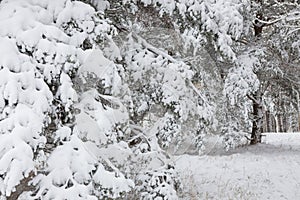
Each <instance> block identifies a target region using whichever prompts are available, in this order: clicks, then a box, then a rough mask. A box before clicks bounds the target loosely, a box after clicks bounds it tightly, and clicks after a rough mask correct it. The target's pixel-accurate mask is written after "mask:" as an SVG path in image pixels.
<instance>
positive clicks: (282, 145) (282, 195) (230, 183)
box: [174, 133, 300, 200]
mask: <svg viewBox="0 0 300 200" xmlns="http://www.w3.org/2000/svg"><path fill="white" fill-rule="evenodd" d="M216 144H217V142H216ZM215 148H216V149H217V148H218V147H215ZM174 159H175V160H176V168H177V170H178V172H179V174H180V178H181V179H182V183H183V192H182V194H183V196H182V197H181V199H189V200H192V199H218V200H220V199H221V200H223V199H224V200H225V199H239V200H240V199H276V200H279V199H300V170H299V169H300V133H268V134H266V136H265V137H264V138H263V144H259V145H254V146H248V147H243V148H239V149H236V150H234V151H231V152H221V151H215V150H213V149H212V151H211V153H209V154H208V155H203V156H195V155H184V156H178V157H176V158H174ZM176 168H175V169H176Z"/></svg>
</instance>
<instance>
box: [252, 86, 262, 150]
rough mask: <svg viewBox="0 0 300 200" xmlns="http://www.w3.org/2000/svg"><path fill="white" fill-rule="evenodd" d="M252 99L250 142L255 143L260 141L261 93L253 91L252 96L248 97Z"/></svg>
mask: <svg viewBox="0 0 300 200" xmlns="http://www.w3.org/2000/svg"><path fill="white" fill-rule="evenodd" d="M249 98H250V99H251V100H252V109H253V119H252V131H251V140H250V144H257V143H260V142H261V126H262V105H261V100H262V97H261V94H260V93H259V92H255V93H254V94H253V96H250V97H249Z"/></svg>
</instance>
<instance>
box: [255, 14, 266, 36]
mask: <svg viewBox="0 0 300 200" xmlns="http://www.w3.org/2000/svg"><path fill="white" fill-rule="evenodd" d="M259 20H263V15H262V14H261V13H258V14H256V19H255V20H254V24H253V25H254V36H256V37H259V36H261V34H262V30H263V27H264V24H263V23H261V22H260V21H259Z"/></svg>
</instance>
